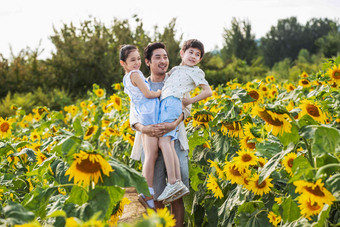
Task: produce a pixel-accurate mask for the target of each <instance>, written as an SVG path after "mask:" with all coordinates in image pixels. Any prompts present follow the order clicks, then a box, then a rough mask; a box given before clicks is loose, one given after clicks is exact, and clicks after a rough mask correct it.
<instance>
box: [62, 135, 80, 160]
mask: <svg viewBox="0 0 340 227" xmlns="http://www.w3.org/2000/svg"><path fill="white" fill-rule="evenodd" d="M80 143H81V140H80V139H79V138H78V137H75V136H70V137H67V138H65V139H64V140H62V141H61V144H62V146H61V149H62V152H63V155H64V156H66V157H69V158H68V161H70V159H73V154H74V153H76V152H77V151H78V148H79V146H80Z"/></svg>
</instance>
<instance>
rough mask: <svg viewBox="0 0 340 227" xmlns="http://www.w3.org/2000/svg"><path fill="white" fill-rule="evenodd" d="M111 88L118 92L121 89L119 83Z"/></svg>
mask: <svg viewBox="0 0 340 227" xmlns="http://www.w3.org/2000/svg"><path fill="white" fill-rule="evenodd" d="M113 88H114V89H115V90H120V89H121V88H122V86H121V85H120V83H116V84H114V85H113Z"/></svg>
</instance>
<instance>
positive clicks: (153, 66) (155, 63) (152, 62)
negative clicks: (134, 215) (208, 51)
mask: <svg viewBox="0 0 340 227" xmlns="http://www.w3.org/2000/svg"><path fill="white" fill-rule="evenodd" d="M144 58H145V63H146V65H147V66H148V68H149V69H150V77H149V78H148V82H149V83H150V87H151V89H152V90H155V91H157V90H158V89H162V87H163V85H164V81H165V80H166V79H167V77H168V76H167V75H166V72H167V70H168V66H169V59H168V54H167V50H166V48H165V45H164V44H162V43H152V44H149V45H148V46H147V47H146V48H145V50H144ZM187 95H188V94H187ZM190 108H191V106H189V107H188V108H186V109H184V110H183V113H182V115H181V116H180V117H179V118H178V119H177V120H176V121H174V122H171V123H161V124H156V125H147V126H144V125H142V124H140V123H138V122H137V120H136V119H137V118H136V117H135V116H134V114H135V113H134V111H131V112H130V124H131V126H132V127H133V128H135V129H136V130H137V133H136V138H135V144H134V147H133V151H132V154H131V156H132V158H135V159H138V158H139V154H140V153H141V150H142V145H141V139H140V133H144V134H147V135H149V136H154V137H160V136H162V135H164V134H165V133H167V132H169V131H172V130H174V129H175V128H176V127H177V126H178V139H177V140H175V150H176V153H177V156H178V158H179V161H180V168H181V177H182V181H183V183H184V184H185V185H186V186H187V187H188V188H189V168H188V150H189V145H188V140H187V137H186V131H185V127H184V123H183V119H184V115H185V116H189V115H190ZM141 158H142V161H143V153H142V154H141ZM165 186H166V168H165V164H164V160H163V156H162V152H161V151H159V152H158V158H157V161H156V164H155V171H154V181H153V188H154V190H155V195H154V199H155V200H156V199H157V197H158V196H159V195H160V194H161V193H162V192H163V190H164V188H165ZM165 202H166V203H168V202H170V204H171V213H172V214H174V216H175V219H176V226H183V222H184V212H185V210H184V203H183V200H182V198H179V199H177V198H176V197H175V198H170V200H168V201H165ZM143 205H145V203H143ZM155 207H156V208H162V207H164V205H163V203H161V202H158V201H155Z"/></svg>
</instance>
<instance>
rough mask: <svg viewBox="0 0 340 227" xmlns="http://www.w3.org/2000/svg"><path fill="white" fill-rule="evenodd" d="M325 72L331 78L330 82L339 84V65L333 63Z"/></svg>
mask: <svg viewBox="0 0 340 227" xmlns="http://www.w3.org/2000/svg"><path fill="white" fill-rule="evenodd" d="M326 74H327V75H328V76H329V77H330V78H331V81H332V82H335V83H336V84H340V65H338V66H336V65H334V66H333V68H330V69H329V70H328V71H327V73H326Z"/></svg>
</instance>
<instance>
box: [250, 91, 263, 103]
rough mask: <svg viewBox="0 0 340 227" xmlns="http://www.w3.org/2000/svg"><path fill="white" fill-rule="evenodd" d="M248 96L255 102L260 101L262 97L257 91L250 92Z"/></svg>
mask: <svg viewBox="0 0 340 227" xmlns="http://www.w3.org/2000/svg"><path fill="white" fill-rule="evenodd" d="M248 95H249V96H250V97H252V98H253V99H255V100H258V99H259V98H260V95H259V93H257V91H250V92H248ZM254 102H255V101H254Z"/></svg>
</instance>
